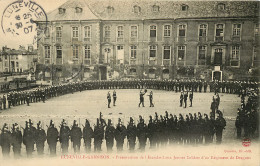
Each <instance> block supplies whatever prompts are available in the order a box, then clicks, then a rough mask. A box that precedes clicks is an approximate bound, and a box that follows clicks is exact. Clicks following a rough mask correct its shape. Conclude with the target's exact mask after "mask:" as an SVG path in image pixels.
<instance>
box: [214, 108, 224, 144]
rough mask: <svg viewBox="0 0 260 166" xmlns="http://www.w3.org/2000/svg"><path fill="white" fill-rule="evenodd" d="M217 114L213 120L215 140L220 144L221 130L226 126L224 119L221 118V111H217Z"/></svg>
mask: <svg viewBox="0 0 260 166" xmlns="http://www.w3.org/2000/svg"><path fill="white" fill-rule="evenodd" d="M217 113H218V114H219V116H218V117H217V119H216V121H215V129H216V140H217V144H221V142H222V132H223V130H224V129H225V127H226V120H225V119H224V118H223V114H222V112H221V111H219V110H218V111H217Z"/></svg>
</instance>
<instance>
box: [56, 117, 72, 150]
mask: <svg viewBox="0 0 260 166" xmlns="http://www.w3.org/2000/svg"><path fill="white" fill-rule="evenodd" d="M69 139H70V128H69V126H68V125H67V123H66V122H65V119H63V120H62V122H61V127H60V140H59V141H60V144H61V149H62V153H63V154H67V153H68V148H69Z"/></svg>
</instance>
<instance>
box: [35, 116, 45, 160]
mask: <svg viewBox="0 0 260 166" xmlns="http://www.w3.org/2000/svg"><path fill="white" fill-rule="evenodd" d="M46 138H47V136H46V132H45V130H44V129H43V128H42V123H41V121H39V122H38V123H37V129H36V134H35V143H36V148H37V153H38V155H43V152H44V143H45V141H46Z"/></svg>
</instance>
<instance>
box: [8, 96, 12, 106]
mask: <svg viewBox="0 0 260 166" xmlns="http://www.w3.org/2000/svg"><path fill="white" fill-rule="evenodd" d="M7 101H8V108H11V104H12V95H11V93H10V92H9V93H8V94H7Z"/></svg>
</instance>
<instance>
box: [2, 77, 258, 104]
mask: <svg viewBox="0 0 260 166" xmlns="http://www.w3.org/2000/svg"><path fill="white" fill-rule="evenodd" d="M144 87H145V88H147V89H158V90H168V91H175V92H181V91H190V90H192V92H198V91H199V92H202V88H203V89H204V92H207V88H208V87H210V92H215V94H217V93H220V92H221V93H233V94H237V95H238V96H245V94H247V93H248V92H250V91H251V90H254V91H255V92H256V94H258V93H259V89H258V87H259V83H258V82H253V81H225V80H223V81H218V80H214V81H206V80H204V81H202V80H196V79H193V80H184V79H179V80H178V79H173V80H153V79H142V80H139V79H133V80H106V81H105V80H101V81H82V82H73V83H65V84H59V85H53V86H49V87H39V88H35V89H29V90H24V91H10V92H9V93H7V94H4V95H3V98H2V100H1V98H0V109H6V107H7V108H11V107H16V106H19V105H23V104H25V103H27V105H30V103H37V102H45V101H46V100H49V99H51V98H53V97H58V96H61V95H66V94H69V93H71V94H72V93H74V92H78V91H80V92H81V91H84V90H91V89H122V88H128V89H142V88H144ZM114 92H115V91H114ZM142 93H143V92H142ZM115 96H116V94H115V93H113V99H114V100H113V105H114V104H115V101H116V100H115V99H116V98H115ZM142 96H143V95H142ZM183 98H184V96H183ZM110 100H111V96H110ZM1 101H2V102H1ZM182 101H183V100H182ZM1 103H2V104H1ZM140 103H141V104H143V102H142V97H141V93H140ZM180 105H181V104H180Z"/></svg>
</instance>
